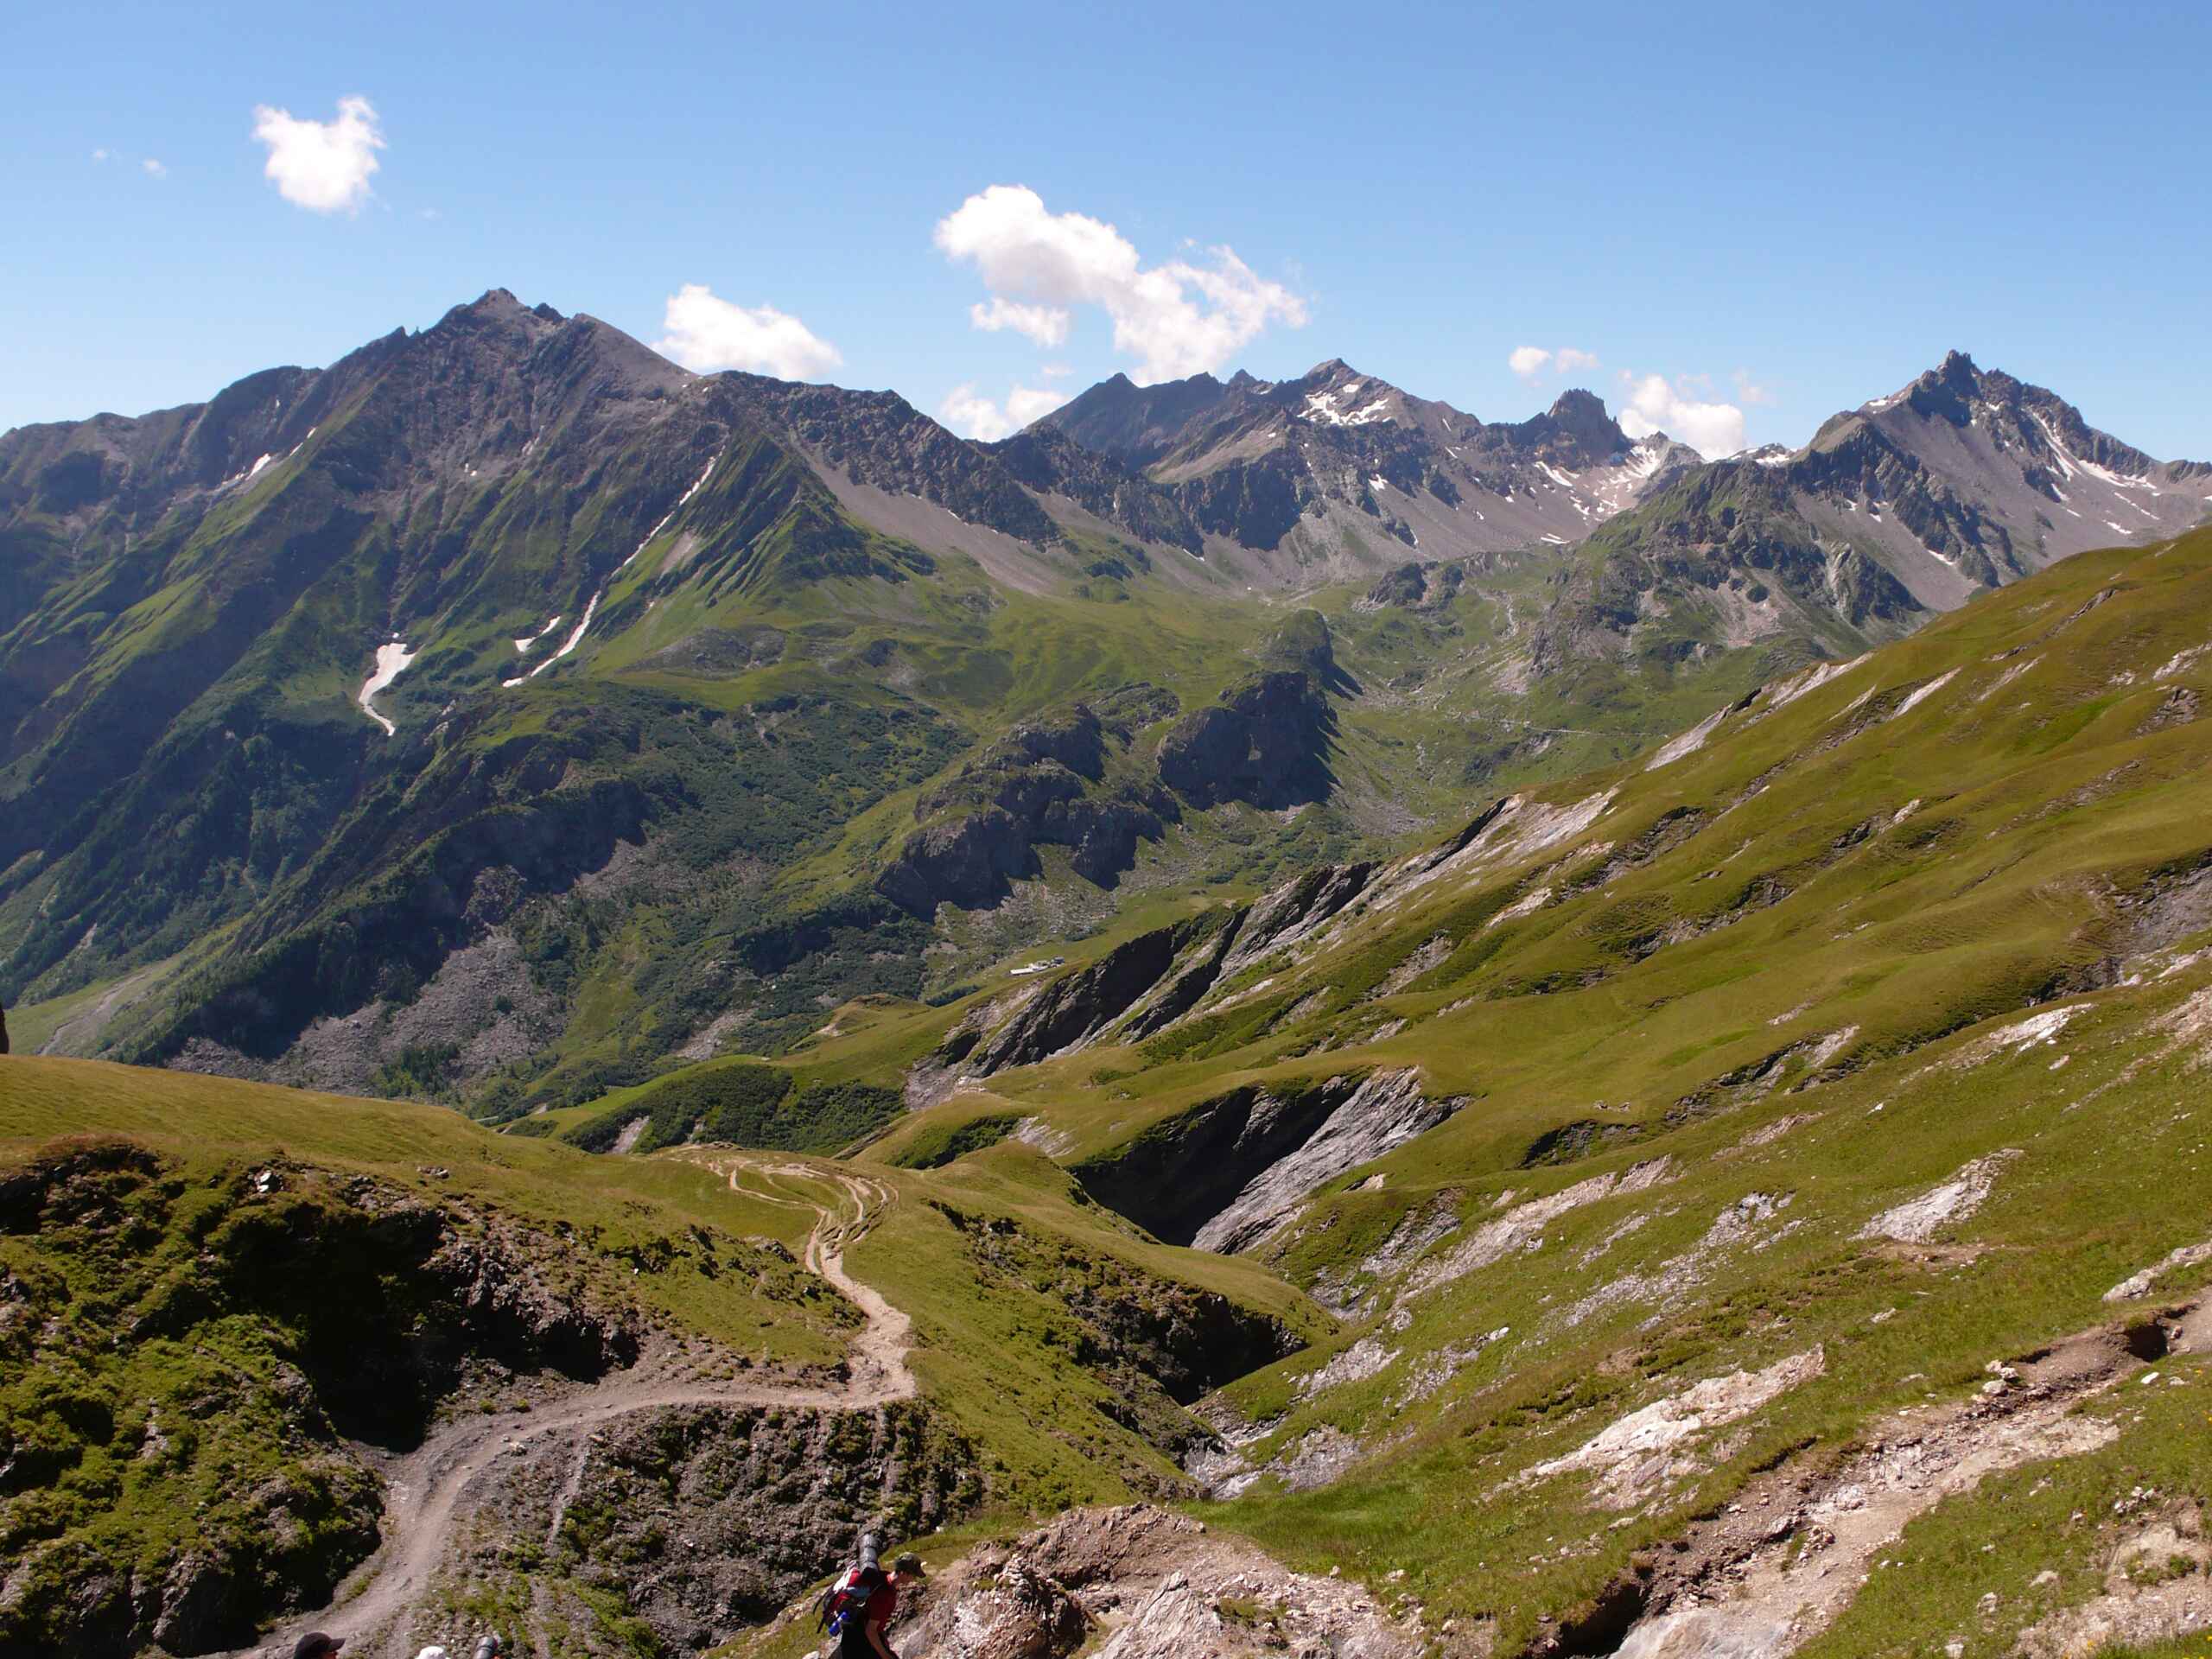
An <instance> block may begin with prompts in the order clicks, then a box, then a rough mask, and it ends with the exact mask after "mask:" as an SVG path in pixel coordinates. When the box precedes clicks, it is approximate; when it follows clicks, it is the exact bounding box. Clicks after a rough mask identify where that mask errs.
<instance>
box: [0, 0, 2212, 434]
mask: <svg viewBox="0 0 2212 1659" xmlns="http://www.w3.org/2000/svg"><path fill="white" fill-rule="evenodd" d="M4 56H5V59H6V61H5V62H4V64H0V143H4V149H0V153H4V155H5V156H6V158H7V166H6V167H5V168H4V169H0V208H4V211H5V222H6V223H7V224H8V225H9V226H10V236H9V237H8V238H6V239H5V241H4V242H0V314H3V315H5V316H6V318H7V319H8V324H9V326H8V327H5V329H4V330H0V427H7V426H12V425H15V424H16V423H22V422H25V421H30V420H37V419H55V418H73V417H79V416H85V415H88V414H91V413H92V412H94V411H95V410H120V411H123V412H128V413H136V412H138V411H141V410H147V409H151V408H156V407H160V406H162V405H165V404H174V403H180V402H185V401H190V400H196V399H200V398H204V397H207V396H208V395H210V394H212V393H213V391H216V390H217V389H219V387H221V386H222V385H225V384H226V383H228V382H229V381H231V380H232V379H234V378H237V377H238V376H239V375H241V374H244V373H246V372H251V370H253V369H256V368H258V367H263V366H265V365H270V364H274V363H285V362H296V363H309V364H315V363H324V362H327V361H329V360H331V359H334V358H335V357H337V356H339V355H340V354H342V353H345V352H346V351H347V350H349V349H351V348H352V347H353V346H357V345H359V344H360V343H362V342H363V341H365V340H369V339H371V338H372V337H374V336H376V335H378V334H384V333H387V332H389V331H390V330H391V328H393V327H398V326H403V325H404V326H406V327H424V326H427V325H428V324H429V323H430V322H432V321H435V319H436V318H437V316H438V315H440V313H442V311H443V310H444V309H445V308H447V307H448V306H449V305H452V304H454V303H456V302H461V301H463V300H466V299H469V298H472V297H474V296H475V295H477V294H478V293H480V292H481V291H482V290H483V289H486V288H487V287H491V286H494V285H499V286H505V287H508V288H512V289H514V290H515V292H516V293H517V294H518V295H519V296H522V297H523V298H524V300H526V301H529V302H537V301H541V300H543V301H550V302H551V303H552V304H554V305H556V306H557V307H559V308H561V309H562V310H563V311H588V312H591V313H593V314H594V315H597V316H600V317H602V318H605V319H606V320H607V321H610V322H612V323H614V324H615V325H617V326H618V327H622V328H624V329H626V330H628V331H629V332H631V333H632V334H636V335H638V336H639V338H641V339H644V340H648V341H654V340H662V339H664V338H671V339H675V340H679V341H680V342H682V344H681V346H680V349H682V350H683V351H685V352H688V353H690V354H691V355H692V356H693V357H694V358H696V359H699V360H698V361H697V362H695V364H694V366H702V365H712V364H714V363H716V362H721V361H729V362H743V363H745V364H746V365H749V366H762V367H766V368H770V369H774V368H777V367H781V368H783V369H785V371H787V372H801V373H804V374H805V375H806V376H807V378H829V379H835V380H836V381H838V382H840V383H842V384H845V385H861V386H892V387H895V388H896V389H898V390H899V391H901V392H903V393H905V394H906V396H907V397H909V398H910V399H912V401H913V402H914V403H915V404H917V405H918V406H919V407H921V408H923V409H925V410H931V412H933V413H940V412H941V413H944V414H946V415H947V416H949V417H950V418H951V419H952V420H953V422H954V423H956V424H957V425H960V426H962V427H963V429H973V430H982V431H985V432H988V431H991V430H994V429H995V427H996V426H997V425H999V424H1003V423H1007V422H1008V421H1012V420H1015V419H1018V418H1020V416H1023V415H1026V414H1029V413H1033V412H1034V411H1035V410H1039V409H1041V408H1042V407H1044V406H1046V404H1048V403H1049V402H1050V400H1051V398H1052V397H1056V396H1059V395H1063V394H1065V392H1067V391H1072V390H1079V389H1080V388H1081V387H1082V386H1084V385H1088V384H1089V383H1090V382H1091V381H1092V380H1095V379H1097V378H1103V376H1104V375H1107V374H1109V373H1111V372H1114V371H1115V370H1116V369H1124V370H1128V371H1129V372H1132V373H1139V374H1141V373H1144V372H1152V373H1162V372H1185V371H1187V370H1189V369H1190V368H1192V367H1196V366H1214V365H1218V366H1221V367H1223V368H1224V369H1225V368H1230V367H1237V366H1242V367H1247V368H1249V369H1250V370H1252V371H1253V372H1255V373H1257V374H1260V375H1262V376H1263V377H1266V378H1276V377H1280V376H1283V375H1286V374H1293V373H1296V372H1300V371H1302V370H1303V369H1305V368H1306V367H1307V366H1309V365H1312V364H1313V363H1314V362H1317V361H1319V360H1320V359H1325V358H1329V357H1342V358H1344V359H1346V360H1348V361H1349V362H1351V363H1352V364H1353V365H1356V366H1357V367H1358V368H1361V369H1363V370H1364V371H1367V372H1370V373H1374V374H1377V375H1380V376H1383V378H1387V379H1389V380H1391V381H1393V382H1395V383H1396V384H1398V385H1402V386H1403V387H1404V388H1406V389H1407V390H1408V391H1414V392H1415V393H1418V394H1421V395H1423V396H1427V397H1440V398H1444V399H1446V400H1448V401H1449V402H1451V403H1453V404H1457V405H1459V407H1461V408H1462V409H1465V410H1471V411H1472V412H1474V413H1476V414H1478V415H1480V416H1483V417H1484V418H1486V419H1506V418H1518V417H1520V416H1523V415H1526V414H1528V413H1529V412H1532V411H1533V410H1535V409H1537V408H1539V407H1541V406H1543V405H1544V404H1548V403H1549V402H1550V400H1551V399H1552V397H1554V396H1555V395H1556V393H1557V392H1558V391H1559V390H1560V387H1561V386H1563V385H1567V384H1573V383H1580V384H1586V385H1590V386H1592V388H1593V389H1594V390H1597V391H1599V392H1600V393H1601V394H1602V395H1604V396H1605V398H1606V400H1607V402H1608V404H1610V405H1611V406H1612V407H1613V408H1615V409H1616V410H1619V409H1621V408H1622V407H1623V404H1624V397H1630V396H1631V395H1635V396H1638V397H1641V399H1642V406H1643V409H1644V410H1646V412H1647V415H1648V416H1649V417H1652V418H1658V419H1660V423H1662V424H1665V425H1667V426H1668V427H1669V429H1672V430H1675V431H1676V435H1683V436H1690V437H1691V438H1692V440H1693V441H1694V442H1705V443H1707V446H1708V447H1711V446H1712V445H1713V444H1715V443H1717V442H1721V441H1723V440H1726V439H1728V438H1730V437H1731V436H1732V435H1733V434H1735V433H1738V432H1740V433H1741V435H1742V437H1743V440H1744V441H1745V442H1765V441H1768V440H1772V439H1781V440H1784V441H1788V442H1798V441H1802V438H1803V437H1805V436H1806V435H1808V434H1809V433H1810V431H1811V430H1812V429H1813V428H1814V426H1815V425H1816V424H1817V423H1818V422H1819V421H1820V420H1821V418H1822V417H1823V416H1826V415H1827V414H1828V413H1830V412H1832V411H1833V410H1836V409H1839V408H1842V407H1846V406H1848V405H1851V404H1856V403H1858V402H1859V401H1860V400H1862V399H1864V398H1866V397H1871V396H1873V395H1876V394H1878V393H1879V392H1883V391H1889V390H1891V389H1893V388H1894V387H1896V386H1897V385H1900V384H1902V383H1903V382H1904V381H1905V380H1906V379H1908V378H1910V377H1911V375H1913V374H1914V373H1915V372H1917V371H1919V370H1920V369H1922V368H1923V367H1926V366H1928V365H1931V364H1932V363H1934V362H1935V361H1936V359H1938V358H1940V357H1941V355H1942V353H1943V352H1944V351H1945V350H1946V349H1947V348H1948V347H1951V346H1961V347H1964V348H1966V349H1968V350H1970V351H1972V352H1973V353H1974V355H1975V357H1976V358H1977V359H1978V360H1980V362H1981V363H1982V364H1983V365H1985V366H1997V367H2002V368H2005V369H2008V370H2010V371H2012V372H2014V373H2017V374H2019V375H2021V376H2023V377H2024V378H2029V379H2032V380H2037V381H2039V382H2041V383H2043V384H2044V385H2050V386H2052V387H2054V388H2056V390H2058V391H2061V392H2063V393H2064V394H2065V395H2067V396H2068V397H2071V398H2073V399H2074V400H2075V402H2077V403H2078V404H2081V406H2082V409H2083V410H2084V412H2085V413H2086V414H2087V415H2088V417H2089V419H2090V420H2091V421H2092V422H2093V423H2096V424H2099V425H2102V426H2105V427H2107V429H2111V430H2113V431H2115V432H2117V433H2118V434H2119V435H2121V436H2123V437H2126V438H2127V439H2129V440H2130V441H2132V442H2136V443H2138V444H2140V445H2142V446H2143V447H2145V448H2148V449H2150V450H2152V452H2154V453H2155V454H2159V455H2161V456H2176V455H2187V456H2192V457H2197V458H2212V412H2208V399H2207V397H2206V395H2205V391H2204V388H2205V387H2206V386H2207V385H2212V326H2208V307H2207V303H2206V300H2207V292H2206V289H2207V283H2206V274H2207V271H2208V270H2212V258H2208V254H2212V200H2208V189H2207V184H2206V180H2207V176H2208V172H2212V99H2208V97H2207V94H2206V92H2205V86H2206V76H2207V73H2208V69H2209V68H2212V8H2206V7H2202V6H2194V7H2182V6H2174V7H2171V8H2160V7H2155V6H2152V7H2142V8H2138V9H2135V10H2131V11H2129V12H2127V13H2126V16H2125V17H2124V18H2122V17H2120V16H2118V15H2117V14H2116V13H2115V12H2113V10H2109V9H2107V8H2105V7H2102V6H2089V5H2082V6H2067V7H2055V6H2039V5H2036V4H2022V3H2012V4H2005V5H1982V4H1968V5H1958V6H1952V7H1927V6H1896V7H1891V6H1885V5H1860V6H1856V7H1848V8H1838V7H1823V8H1801V7H1791V6H1786V5H1777V4H1775V3H1772V0H1766V3H1763V4H1760V5H1758V6H1756V7H1743V8H1734V7H1727V8H1713V7H1704V8H1700V7H1696V6H1689V7H1658V6H1653V5H1650V4H1649V3H1639V4H1636V5H1630V6H1611V5H1605V4H1585V5H1582V6H1579V7H1558V8H1550V9H1547V10H1546V11H1545V12H1544V13H1542V14H1541V15H1540V14H1539V13H1538V11H1537V9H1535V8H1533V7H1527V8H1512V9H1500V10H1482V9H1478V8H1475V7H1471V6H1451V7H1434V8H1429V7H1391V6H1369V7H1363V8H1346V7H1344V6H1341V5H1329V6H1306V5H1301V4H1298V3H1277V4H1270V5H1267V6H1250V7H1246V6H1236V7H1231V6H1191V5H1188V4H1185V5H1179V6H1174V7H1166V6H1162V7H1157V8H1147V7H1143V6H1128V7H1123V8H1119V9H1104V8H1076V7H1062V6H1054V5H1048V4H1038V3H1030V4H1027V5H1023V6H995V5H990V6H983V5H976V6H964V5H957V4H945V5H942V6H938V7H917V6H912V5H906V6H899V7H895V8H893V7H885V8H877V7H860V6H836V5H816V6H812V7H792V6H780V7H776V8H772V9H759V10H753V9H749V8H745V7H738V6H729V5H726V4H725V5H718V6H699V7H676V6H663V7H644V6H639V7H632V8H628V9H626V10H623V11H622V13H621V14H620V16H617V15H616V13H615V12H614V10H613V9H611V8H605V7H596V6H592V7H587V6H564V5H561V4H540V5H536V6H531V7H527V8H524V7H497V6H490V7H482V8H476V9H467V8H457V7H451V6H437V7H432V6H426V5H420V4H417V3H414V0H393V3H390V4H387V5H384V6H379V7H375V8H368V7H361V8H352V7H335V6H324V7H301V6H297V5H290V6H286V7H283V8H277V7H252V6H242V7H228V8H216V7H208V8H185V7H179V6H175V5H174V4H164V5H159V6H144V7H132V6H118V5H107V6H102V5H86V6H81V7H74V8H66V7H60V6H44V7H35V8H34V7H25V8H22V9H19V10H17V11H16V14H15V15H14V16H13V17H12V19H11V22H10V29H9V42H8V50H7V51H6V53H5V54H4ZM349 98H352V99H364V100H365V101H366V105H367V107H368V108H369V109H370V110H371V111H373V117H372V119H371V118H366V117H361V116H359V114H358V113H357V115H356V117H355V118H353V119H352V120H351V121H350V123H348V122H347V118H346V117H344V116H343V115H342V114H341V100H343V99H349ZM352 107H353V108H355V109H356V111H357V112H358V111H359V105H355V106H352ZM263 110H269V111H280V110H281V111H287V112H289V117H290V121H289V123H285V122H283V121H280V120H277V118H274V117H269V116H263V115H260V114H257V111H263ZM306 123H319V124H332V127H333V129H334V130H331V131H323V130H320V129H310V128H308V127H307V126H305V125H303V124H306ZM257 128H259V129H260V130H261V132H262V137H260V138H257V136H256V134H257ZM366 133H372V134H373V136H374V137H376V138H378V139H380V140H381V144H380V147H378V146H374V145H371V144H369V143H365V141H364V138H363V135H364V134H366ZM349 134H350V135H351V136H352V142H351V143H349V142H348V135H349ZM96 152H99V153H103V154H104V156H105V159H95V154H96ZM280 152H281V153H280ZM272 155H277V156H278V159H279V162H280V170H281V171H282V172H283V175H284V176H283V179H281V180H280V179H276V178H272V177H270V176H269V175H268V174H267V173H266V172H265V168H267V166H268V165H269V163H270V159H271V156H272ZM362 156H370V157H372V159H373V160H374V161H375V162H376V164H377V165H376V168H375V170H374V172H373V173H368V174H364V173H362V172H361V171H360V168H359V162H360V159H361V157H362ZM149 162H153V163H156V164H157V167H149V166H148V163H149ZM994 187H999V188H998V189H996V190H994ZM1015 187H1019V190H1016V189H1015ZM1023 193H1030V194H1023ZM971 199H976V200H971ZM963 204H966V206H965V207H963ZM948 221H950V224H949V225H948ZM1106 226H1111V227H1112V232H1111V233H1110V234H1109V232H1107V231H1106V228H1105V227H1106ZM1224 248H1226V249H1230V250H1233V253H1234V261H1235V263H1234V264H1232V263H1230V260H1229V258H1228V257H1225V256H1224V255H1223V254H1222V253H1221V252H1219V250H1221V249H1224ZM687 289H696V290H704V293H703V295H702V294H701V293H697V292H694V293H693V294H691V296H690V298H689V299H688V300H685V299H683V297H682V296H684V294H685V291H686V290H687ZM671 299H676V300H677V301H678V306H677V312H676V313H675V315H673V317H672V316H671V310H670V304H671ZM763 308H767V310H766V312H764V310H763ZM769 313H772V314H774V315H769ZM979 314H980V315H982V318H983V320H984V321H996V322H998V323H1000V324H1001V326H1000V327H997V328H995V329H990V328H985V327H978V326H977V322H976V318H977V316H978V315H979ZM1116 320H1118V321H1116ZM672 325H673V326H672ZM1025 331H1026V332H1025ZM1523 348H1533V349H1535V350H1541V351H1545V352H1548V353H1553V355H1552V356H1551V357H1550V358H1549V359H1547V360H1545V361H1544V362H1543V363H1542V364H1541V365H1538V366H1537V367H1536V368H1535V369H1534V370H1533V371H1531V372H1529V373H1527V374H1516V372H1514V369H1513V368H1512V367H1511V366H1510V359H1511V357H1512V354H1513V353H1515V352H1516V350H1522V349H1523ZM1562 351H1572V352H1574V353H1586V354H1587V355H1588V356H1589V357H1592V358H1594V359H1596V363H1595V365H1594V366H1592V365H1587V364H1585V363H1584V362H1582V361H1581V359H1579V358H1578V359H1569V364H1570V366H1571V372H1569V373H1568V374H1567V375H1565V376H1562V375H1561V374H1560V372H1559V359H1558V355H1557V354H1558V353H1560V352H1562ZM831 353H834V358H833V357H832V356H831V355H830V354H831ZM1522 360H1523V362H1524V364H1525V363H1526V362H1527V361H1528V360H1529V359H1526V358H1524V359H1522ZM1624 375H1627V376H1630V377H1633V378H1632V379H1627V380H1624V378H1623V377H1624ZM963 388H965V389H966V390H965V391H963ZM1683 423H1691V424H1694V425H1695V426H1696V427H1697V428H1698V432H1696V433H1692V432H1684V431H1682V430H1681V425H1682V424H1683ZM1700 433H1701V434H1702V436H1700V435H1699V434H1700Z"/></svg>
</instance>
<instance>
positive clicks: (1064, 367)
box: [1037, 363, 1075, 380]
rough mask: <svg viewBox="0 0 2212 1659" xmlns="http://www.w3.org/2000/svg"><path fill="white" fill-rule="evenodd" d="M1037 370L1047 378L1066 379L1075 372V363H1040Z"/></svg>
mask: <svg viewBox="0 0 2212 1659" xmlns="http://www.w3.org/2000/svg"><path fill="white" fill-rule="evenodd" d="M1037 372H1038V373H1039V374H1041V375H1043V376H1044V377H1045V378H1046V379H1047V380H1065V379H1066V378H1067V377H1068V376H1070V375H1071V374H1073V373H1074V372H1075V365H1074V364H1072V363H1042V364H1039V365H1038V368H1037Z"/></svg>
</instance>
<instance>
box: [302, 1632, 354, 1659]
mask: <svg viewBox="0 0 2212 1659" xmlns="http://www.w3.org/2000/svg"><path fill="white" fill-rule="evenodd" d="M345 1645H346V1638H345V1637H342V1636H325V1635H324V1634H323V1633H322V1632H321V1630H309V1631H308V1633H307V1634H306V1635H305V1636H303V1637H301V1638H300V1639H299V1640H298V1641H296V1642H295V1643H293V1644H292V1659H328V1656H329V1655H331V1654H334V1653H335V1652H337V1651H338V1649H340V1648H342V1647H344V1646H345Z"/></svg>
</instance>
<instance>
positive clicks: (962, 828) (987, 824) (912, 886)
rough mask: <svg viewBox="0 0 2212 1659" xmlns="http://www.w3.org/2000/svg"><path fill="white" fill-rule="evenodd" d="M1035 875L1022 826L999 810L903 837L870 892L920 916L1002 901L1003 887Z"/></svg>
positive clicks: (933, 826) (995, 809)
mask: <svg viewBox="0 0 2212 1659" xmlns="http://www.w3.org/2000/svg"><path fill="white" fill-rule="evenodd" d="M1035 873H1036V858H1035V855H1033V853H1032V852H1031V851H1030V843H1029V834H1028V829H1027V826H1026V825H1025V824H1024V823H1022V822H1021V821H1020V819H1019V818H1017V817H1014V814H1012V813H1011V812H1008V811H1007V810H1005V809H1004V808H1003V807H997V806H993V807H988V808H986V809H985V810H982V811H981V812H976V813H971V814H969V816H967V817H959V818H949V819H947V820H945V821H944V823H934V824H931V825H929V826H927V827H926V828H924V829H917V830H916V831H915V832H914V833H913V834H912V835H911V836H907V837H906V842H905V844H904V845H903V846H901V847H900V848H899V855H898V856H897V857H896V858H895V859H894V860H893V861H892V863H891V865H890V868H887V869H886V870H885V871H884V872H883V874H880V875H879V876H878V877H876V880H875V890H876V891H877V892H878V893H881V894H882V895H883V896H884V897H885V898H887V899H889V900H891V902H892V903H893V904H894V905H897V906H899V907H900V908H902V909H904V910H908V911H912V912H913V913H914V914H916V915H918V916H923V917H926V916H928V915H930V914H931V913H932V912H934V911H935V910H936V909H937V907H938V905H940V904H954V905H960V906H966V907H969V908H976V907H980V906H985V905H991V904H995V903H997V902H998V900H999V899H1002V898H1004V897H1005V896H1006V893H1007V884H1008V883H1009V882H1012V881H1014V880H1019V879H1020V878H1021V877H1024V876H1027V875H1033V874H1035Z"/></svg>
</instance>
